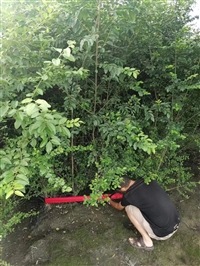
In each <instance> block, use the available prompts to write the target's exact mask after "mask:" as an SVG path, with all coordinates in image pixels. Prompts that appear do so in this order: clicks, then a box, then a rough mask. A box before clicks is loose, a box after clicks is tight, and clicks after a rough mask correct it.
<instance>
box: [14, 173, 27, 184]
mask: <svg viewBox="0 0 200 266" xmlns="http://www.w3.org/2000/svg"><path fill="white" fill-rule="evenodd" d="M16 178H17V182H18V180H19V179H20V180H23V181H24V182H26V184H27V185H28V184H29V180H28V178H27V177H26V176H25V175H23V174H18V175H17V176H16Z"/></svg>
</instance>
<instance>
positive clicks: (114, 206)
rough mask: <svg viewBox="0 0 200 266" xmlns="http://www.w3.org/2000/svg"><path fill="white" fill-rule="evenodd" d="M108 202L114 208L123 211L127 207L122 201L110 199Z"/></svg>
mask: <svg viewBox="0 0 200 266" xmlns="http://www.w3.org/2000/svg"><path fill="white" fill-rule="evenodd" d="M108 204H110V205H111V206H112V207H113V208H115V209H117V210H119V211H121V210H123V209H124V208H125V207H124V206H122V205H121V202H115V201H113V200H111V199H110V201H109V202H108Z"/></svg>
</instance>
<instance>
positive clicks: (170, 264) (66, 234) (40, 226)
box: [0, 187, 200, 266]
mask: <svg viewBox="0 0 200 266" xmlns="http://www.w3.org/2000/svg"><path fill="white" fill-rule="evenodd" d="M173 193H174V192H173ZM170 196H171V197H172V200H173V201H174V202H175V204H176V206H177V208H178V210H179V213H180V216H181V219H182V222H181V224H180V228H179V229H178V231H177V232H176V233H175V235H173V237H172V238H170V239H168V240H166V241H154V247H155V248H154V250H153V251H151V252H148V251H142V250H137V249H134V248H133V247H131V246H130V245H129V243H128V240H127V239H128V238H129V237H130V236H138V233H137V232H136V230H135V229H134V227H133V226H132V225H131V224H130V222H129V220H128V218H127V217H126V215H125V212H124V211H117V210H115V209H113V208H112V207H111V206H109V205H106V206H100V207H98V208H96V207H87V206H85V205H83V204H82V203H73V204H68V203H66V204H60V205H51V209H48V208H47V207H46V206H45V205H44V203H42V204H39V215H38V216H37V217H34V218H31V219H30V218H29V219H27V220H25V221H24V222H23V223H21V224H20V225H18V226H17V228H16V230H15V232H14V233H12V234H10V235H9V236H8V237H7V238H6V239H5V240H4V241H3V260H4V261H6V262H8V263H9V264H10V265H12V266H33V265H44V266H85V265H88V266H97V265H102V266H184V265H188V266H199V265H200V190H199V187H198V188H196V189H195V191H194V193H193V194H191V196H190V199H189V200H186V199H184V198H182V197H181V196H180V195H177V194H172V195H170ZM28 204H29V205H27V203H26V207H27V206H28V208H36V209H38V204H37V205H35V204H36V203H35V202H33V201H31V202H29V203H28ZM9 264H5V262H4V264H3V262H2V264H1V263H0V265H9Z"/></svg>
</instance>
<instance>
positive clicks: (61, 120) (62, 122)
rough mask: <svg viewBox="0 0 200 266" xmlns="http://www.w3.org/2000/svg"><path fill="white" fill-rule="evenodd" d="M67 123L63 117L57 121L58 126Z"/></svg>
mask: <svg viewBox="0 0 200 266" xmlns="http://www.w3.org/2000/svg"><path fill="white" fill-rule="evenodd" d="M66 121H67V118H65V117H63V118H61V119H60V120H59V125H61V124H64V123H65V122H66Z"/></svg>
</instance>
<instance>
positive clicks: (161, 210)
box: [121, 180, 180, 237]
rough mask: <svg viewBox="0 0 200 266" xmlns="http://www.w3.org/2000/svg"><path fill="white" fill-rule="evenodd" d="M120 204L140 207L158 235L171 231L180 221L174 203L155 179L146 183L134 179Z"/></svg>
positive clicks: (162, 235)
mask: <svg viewBox="0 0 200 266" xmlns="http://www.w3.org/2000/svg"><path fill="white" fill-rule="evenodd" d="M121 205H122V206H128V205H134V206H136V207H137V208H138V209H140V211H141V213H142V214H143V216H144V218H145V219H146V220H147V221H148V223H149V224H150V226H151V228H152V230H153V232H154V234H155V235H156V236H158V237H164V236H167V235H169V234H170V233H172V232H173V231H174V226H175V225H176V224H179V222H180V220H179V215H178V211H177V209H176V207H175V205H174V204H173V203H172V201H171V200H170V198H169V196H168V195H167V193H166V192H165V191H164V190H163V188H162V187H161V186H160V185H158V184H157V182H156V181H151V182H150V183H149V185H147V184H145V183H144V180H136V181H135V183H134V184H133V185H132V186H131V187H130V188H129V189H128V190H127V191H126V193H125V195H124V196H123V198H122V201H121Z"/></svg>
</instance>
